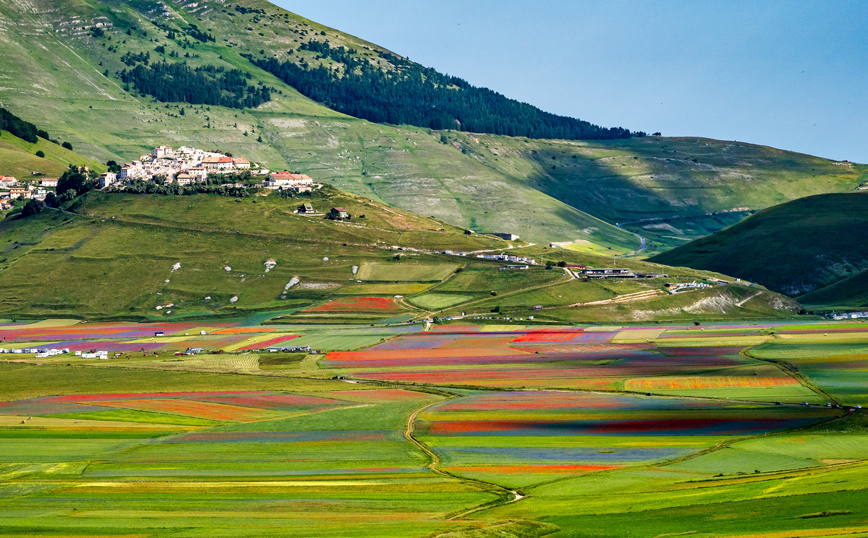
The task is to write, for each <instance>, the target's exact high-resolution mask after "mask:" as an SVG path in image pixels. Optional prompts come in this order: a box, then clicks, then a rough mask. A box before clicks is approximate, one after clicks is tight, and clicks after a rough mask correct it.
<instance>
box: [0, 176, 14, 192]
mask: <svg viewBox="0 0 868 538" xmlns="http://www.w3.org/2000/svg"><path fill="white" fill-rule="evenodd" d="M16 185H18V180H17V179H15V178H14V177H12V176H0V187H2V188H4V189H9V188H12V187H14V186H16Z"/></svg>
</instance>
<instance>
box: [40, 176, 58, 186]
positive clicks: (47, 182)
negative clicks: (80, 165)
mask: <svg viewBox="0 0 868 538" xmlns="http://www.w3.org/2000/svg"><path fill="white" fill-rule="evenodd" d="M39 186H40V187H51V188H56V187H57V179H49V178H44V179H42V180H40V181H39Z"/></svg>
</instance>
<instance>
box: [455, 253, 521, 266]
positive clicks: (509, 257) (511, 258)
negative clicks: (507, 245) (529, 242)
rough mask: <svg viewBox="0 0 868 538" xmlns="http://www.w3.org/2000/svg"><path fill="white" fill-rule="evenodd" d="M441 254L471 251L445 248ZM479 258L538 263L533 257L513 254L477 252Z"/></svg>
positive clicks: (467, 254)
mask: <svg viewBox="0 0 868 538" xmlns="http://www.w3.org/2000/svg"><path fill="white" fill-rule="evenodd" d="M441 254H446V255H447V256H465V257H466V256H470V255H471V253H468V252H456V251H454V250H444V251H443V252H442V253H441ZM476 257H477V258H479V259H481V260H491V261H496V262H509V263H523V264H527V265H536V260H534V259H533V258H528V257H526V256H515V255H512V254H506V253H503V254H477V255H476Z"/></svg>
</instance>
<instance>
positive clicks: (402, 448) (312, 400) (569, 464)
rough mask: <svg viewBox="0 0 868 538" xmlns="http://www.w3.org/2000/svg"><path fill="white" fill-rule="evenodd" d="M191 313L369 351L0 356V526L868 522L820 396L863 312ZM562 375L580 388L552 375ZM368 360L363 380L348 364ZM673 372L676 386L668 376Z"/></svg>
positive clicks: (844, 429) (701, 532) (282, 531)
mask: <svg viewBox="0 0 868 538" xmlns="http://www.w3.org/2000/svg"><path fill="white" fill-rule="evenodd" d="M562 285H563V284H561V286H562ZM618 286H619V285H616V286H615V287H618ZM555 287H557V286H555ZM427 295H431V296H438V295H440V294H436V293H429V294H427ZM445 295H448V294H445ZM425 296H426V295H421V296H420V297H425ZM112 326H113V325H112V324H88V323H85V324H71V322H69V321H61V322H57V321H53V322H47V323H36V324H28V323H24V324H13V325H6V326H3V327H2V329H3V331H5V332H4V334H5V335H6V336H7V338H10V339H16V338H20V337H18V336H15V335H17V334H19V332H21V331H55V332H57V333H58V334H60V333H62V332H63V331H71V330H74V329H76V328H85V329H87V328H88V327H90V329H88V330H91V331H93V332H94V336H93V337H92V338H96V339H99V338H100V337H101V336H100V335H101V334H102V333H104V332H105V330H107V329H108V328H110V327H112ZM200 326H201V327H202V328H203V330H206V332H207V333H208V334H207V335H204V336H201V335H200V336H196V338H218V337H219V338H225V337H226V335H232V334H235V332H237V331H244V332H242V333H241V334H242V336H243V337H245V338H248V334H249V335H250V336H249V339H253V338H266V339H267V338H274V336H275V335H281V334H293V333H294V332H295V331H297V330H298V329H300V328H301V329H303V330H305V331H306V332H307V333H309V335H308V336H303V337H302V338H295V339H293V340H291V342H293V345H299V344H300V343H301V342H302V341H308V342H309V343H311V344H312V345H313V343H314V342H317V345H319V346H322V347H326V348H327V347H328V346H329V345H333V346H335V347H336V348H337V347H340V348H341V349H355V348H358V347H360V346H364V345H367V346H370V345H374V347H372V348H368V349H365V350H363V351H342V352H338V353H333V354H328V355H325V354H304V353H293V354H284V353H275V354H270V353H268V354H262V355H251V354H243V353H238V354H233V353H229V354H212V355H196V356H182V357H177V356H173V355H172V354H171V353H168V356H166V355H167V354H165V353H161V354H160V355H159V356H156V355H152V354H149V355H145V354H141V353H135V354H128V355H133V356H132V357H130V360H129V361H127V360H119V361H118V360H110V361H98V360H86V359H81V358H78V357H59V358H56V359H36V358H34V357H33V356H32V354H29V355H20V354H19V355H11V356H10V358H12V361H8V362H2V363H0V384H2V386H3V387H5V389H4V391H3V394H2V398H0V400H2V401H0V493H2V495H3V499H4V502H3V509H4V517H3V518H2V521H0V533H2V534H4V535H10V536H22V535H25V536H27V535H29V536H34V535H35V536H81V537H85V536H94V537H97V536H130V535H141V536H154V537H163V536H165V537H171V536H185V535H193V534H195V535H202V534H207V535H209V536H220V535H225V536H270V535H274V536H277V535H286V534H287V533H290V534H294V535H304V536H319V537H331V536H346V534H347V530H348V529H350V530H351V532H352V534H354V535H358V536H371V537H374V536H376V537H380V536H384V537H389V536H396V537H397V536H401V537H403V536H419V537H420V538H421V537H424V536H450V537H453V536H454V537H456V538H468V537H493V536H507V537H514V538H521V537H524V538H527V537H531V536H537V537H542V536H555V537H557V536H582V537H588V536H601V537H602V536H616V537H622V536H623V537H630V538H633V537H635V538H654V537H657V536H660V535H680V534H685V533H689V534H690V535H696V536H702V537H708V538H711V537H716V536H721V535H724V536H737V537H742V538H757V537H762V538H767V537H770V536H799V537H800V538H806V537H814V536H843V535H848V536H859V535H860V533H862V534H864V533H865V532H866V531H863V530H861V529H863V527H864V521H865V518H866V516H868V512H866V511H865V508H864V506H863V505H864V502H862V499H863V496H864V494H865V483H866V482H865V478H866V471H868V464H866V462H868V451H866V448H865V447H866V446H868V445H866V442H865V441H866V439H868V418H866V415H865V413H864V411H862V410H857V409H840V408H835V407H827V406H825V405H821V404H823V403H824V402H825V401H826V394H825V393H824V392H822V391H823V390H826V391H829V392H830V393H832V394H835V395H838V394H839V393H840V394H841V397H842V398H843V397H844V396H845V395H846V396H847V397H848V398H851V400H848V401H847V402H844V403H850V402H851V401H855V400H852V398H855V399H857V400H858V399H864V398H865V397H866V390H865V386H866V384H865V383H864V380H862V379H861V377H858V378H857V377H855V376H859V375H861V373H860V371H861V370H864V368H862V367H861V366H860V364H862V363H864V360H865V354H864V353H861V352H864V348H865V346H864V342H863V340H864V338H865V337H864V335H865V334H866V333H865V332H864V331H863V330H862V329H863V328H864V327H862V324H859V323H847V324H831V323H826V322H824V323H799V324H792V325H787V324H786V322H778V323H765V324H761V325H760V326H756V325H736V326H733V325H732V324H731V323H730V324H722V325H720V326H715V325H708V326H703V327H695V326H693V325H692V324H691V325H682V326H675V327H665V326H664V327H641V326H640V327H624V328H619V327H616V326H615V327H612V326H609V327H604V326H597V327H579V328H576V327H573V328H570V327H563V326H561V327H537V328H532V327H531V328H523V329H517V328H516V327H507V328H509V329H511V330H508V331H503V330H499V329H503V328H496V327H467V326H462V328H460V330H458V331H457V332H450V331H449V327H450V326H449V325H445V326H437V327H436V330H435V331H433V332H413V331H414V329H411V328H402V329H399V328H379V329H375V328H361V327H334V326H333V327H328V326H320V327H307V326H305V325H299V326H285V327H280V326H269V327H268V328H264V329H263V330H264V331H265V334H263V333H262V332H260V333H258V334H257V333H256V332H255V331H256V328H255V326H245V325H242V326H241V327H239V328H238V329H237V331H236V329H234V328H233V327H234V325H233V327H230V328H227V329H224V330H223V331H222V332H221V331H218V330H216V328H215V327H209V326H208V325H207V324H206V323H205V322H201V325H200ZM135 327H136V326H132V327H124V326H122V327H120V328H119V329H120V330H121V332H125V331H129V330H131V328H135ZM180 327H181V326H180V325H179V326H178V330H172V329H171V328H168V329H167V331H168V332H167V334H172V335H173V336H167V337H165V339H166V340H167V344H166V345H168V346H171V345H173V344H172V343H171V342H168V340H172V339H183V338H184V336H183V335H182V336H177V335H179V334H182V332H183V331H187V332H195V331H196V329H197V328H198V327H189V325H187V326H184V327H185V328H184V329H180ZM419 328H420V327H419V326H418V325H417V326H416V328H415V330H417V331H418V329H419ZM275 329H276V330H275ZM233 331H235V332H233ZM250 331H253V332H250ZM22 334H23V333H22ZM86 335H87V333H86V332H85V333H83V335H82V336H86ZM191 337H192V336H191ZM188 338H189V337H188ZM316 339H319V340H316ZM751 339H754V340H756V341H764V342H765V343H763V344H761V345H755V343H753V344H752V343H751V342H753V340H751ZM120 340H123V339H122V338H121V339H120ZM143 340H146V341H149V340H150V339H143ZM246 341H247V340H242V341H240V343H244V342H246ZM330 342H331V344H330ZM629 342H634V343H632V344H630V343H629ZM5 345H7V346H8V345H9V342H7V343H6V344H5ZM12 345H21V344H16V343H13V344H12ZM94 345H95V346H98V345H99V344H94ZM233 345H237V344H233ZM587 346H590V347H589V348H588V347H587ZM534 349H536V350H538V351H537V352H534V351H533V350H534ZM748 354H749V355H750V356H748ZM492 357H494V358H496V360H495V361H491V360H489V359H490V358H492ZM751 357H755V358H751ZM516 359H520V361H517V360H516ZM775 360H786V361H787V362H788V363H790V364H794V365H796V366H795V368H796V370H793V369H791V368H789V367H786V368H782V367H781V366H780V365H778V364H776V363H774V361H775ZM13 361H18V362H13ZM521 361H524V362H521ZM67 364H69V366H68V365H67ZM842 366H847V367H848V368H849V370H844V369H842ZM203 367H208V368H211V369H212V370H211V371H209V372H204V371H198V370H200V369H201V368H203ZM378 372H379V374H378ZM565 372H572V373H571V374H570V375H571V376H572V378H573V379H576V380H584V381H582V383H590V384H589V385H581V386H582V387H585V388H584V389H582V390H575V389H571V388H568V387H567V386H566V380H567V379H568V378H570V376H567V375H564V373H565ZM385 374H388V375H385ZM407 375H410V377H404V378H401V379H399V377H400V376H407ZM836 375H837V377H836ZM395 376H398V377H395ZM332 378H333V379H332ZM342 378H346V379H344V380H342ZM354 378H355V379H354ZM365 378H374V379H378V380H377V381H376V382H375V383H361V382H357V381H360V380H363V379H365ZM619 380H620V381H619ZM347 381H350V382H349V383H348V382H347ZM846 381H850V382H851V383H850V385H848V387H849V388H848V389H847V391H845V392H844V393H841V392H840V389H841V387H842V385H841V383H842V382H846ZM634 382H639V383H641V387H642V388H641V390H632V389H630V387H631V386H632V385H631V384H632V383H634ZM486 383H487V384H488V388H484V387H483V385H485V384H486ZM649 383H650V384H649ZM529 384H532V390H527V389H525V390H522V389H520V388H516V385H523V386H528V385H529ZM680 384H685V385H684V386H685V387H688V388H686V389H685V388H681V389H674V388H673V389H665V388H664V387H666V386H669V385H672V386H673V387H675V386H679V385H680ZM445 385H449V386H450V387H451V388H444V386H445ZM700 385H702V386H700ZM576 386H577V387H578V386H579V385H576ZM646 386H647V387H652V386H653V387H654V388H644V387H646ZM94 387H105V388H104V389H101V390H102V391H103V392H102V393H97V392H96V391H95V390H94ZM553 387H557V388H559V389H560V390H547V389H550V388H553ZM691 387H692V388H691ZM529 388H531V387H529ZM637 388H638V387H637ZM589 389H590V390H589ZM625 390H632V392H625ZM647 391H650V392H647ZM787 391H789V392H787ZM646 392H647V393H646ZM775 399H780V400H783V401H784V402H785V403H784V404H783V405H776V404H775V403H774V400H775ZM800 401H811V402H814V405H809V406H806V405H799V404H798V402H800ZM518 496H521V497H520V498H519V497H518ZM517 499H520V500H517ZM721 516H725V517H721Z"/></svg>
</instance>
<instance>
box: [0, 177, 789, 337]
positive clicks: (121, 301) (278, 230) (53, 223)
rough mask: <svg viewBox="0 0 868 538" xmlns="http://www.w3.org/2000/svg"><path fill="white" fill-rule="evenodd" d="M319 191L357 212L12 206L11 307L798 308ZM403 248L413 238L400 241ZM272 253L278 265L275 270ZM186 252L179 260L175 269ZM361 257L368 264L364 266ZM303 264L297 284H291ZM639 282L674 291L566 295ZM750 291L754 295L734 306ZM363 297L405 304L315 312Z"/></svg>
mask: <svg viewBox="0 0 868 538" xmlns="http://www.w3.org/2000/svg"><path fill="white" fill-rule="evenodd" d="M311 202H312V204H313V205H314V207H315V208H317V209H327V208H329V207H332V206H344V207H346V208H347V209H348V210H349V211H350V213H351V214H353V215H354V218H353V219H352V220H351V221H349V222H332V221H329V220H325V219H324V218H323V217H321V216H318V217H308V216H301V215H296V214H294V213H293V210H294V209H295V208H296V207H297V206H298V204H299V203H300V200H287V199H283V198H280V197H278V196H277V195H275V194H273V193H272V194H271V195H269V196H253V197H250V198H245V199H241V200H237V199H234V198H228V197H219V196H214V195H197V196H177V197H171V196H158V195H150V196H149V195H123V194H110V193H101V192H92V193H89V194H88V195H86V196H84V197H82V198H79V199H77V200H76V201H74V202H72V203H71V206H70V207H69V209H71V210H73V211H76V212H77V213H64V212H59V211H55V210H47V211H45V212H44V213H42V214H40V215H38V216H36V217H31V218H28V219H21V218H9V219H7V220H5V221H3V222H0V275H2V278H0V313H2V315H4V316H7V317H13V318H14V317H21V316H24V317H34V316H35V317H49V316H53V317H56V316H59V315H62V316H69V317H85V318H89V319H99V318H117V317H126V318H129V317H133V318H136V319H177V318H179V317H187V316H196V317H202V316H211V315H221V316H234V317H238V316H244V315H247V314H249V313H250V312H253V311H269V312H270V314H269V315H271V316H281V318H280V319H281V320H283V321H289V322H292V323H374V322H377V321H382V320H385V319H392V320H396V319H397V318H401V319H409V318H412V317H419V318H421V317H425V316H426V315H434V314H438V315H441V316H443V315H444V314H454V313H460V312H464V311H467V312H469V313H483V314H484V315H490V314H489V313H490V311H491V310H492V309H493V308H495V307H496V306H499V307H501V308H502V310H503V315H504V316H510V317H515V318H521V317H525V316H527V315H528V314H531V311H530V306H531V305H534V304H543V305H545V306H547V307H552V308H551V309H550V310H545V311H540V312H535V314H536V315H537V318H538V319H539V320H541V321H548V322H556V323H561V322H579V321H587V320H604V319H605V320H613V321H622V322H623V321H627V322H630V321H646V320H676V319H690V320H692V319H705V320H713V319H757V318H761V317H764V318H777V317H781V316H784V317H786V316H790V315H792V314H793V311H794V304H792V303H791V302H787V301H786V300H784V299H783V298H781V297H780V296H779V295H777V294H774V293H772V292H768V291H765V290H763V289H762V288H756V289H747V288H739V287H735V286H730V287H718V288H715V289H714V290H709V291H708V292H703V293H700V294H686V295H683V296H682V295H678V296H670V295H666V294H665V293H664V287H663V284H664V282H667V281H682V282H684V281H686V282H690V281H695V280H697V279H700V278H706V277H709V276H720V275H717V274H716V273H709V272H704V271H696V270H693V269H685V268H678V269H673V268H666V267H662V266H660V265H657V264H652V263H648V262H644V261H641V260H637V259H631V260H618V265H622V266H627V267H631V268H633V269H634V270H644V271H655V272H663V271H665V272H667V273H669V274H670V277H669V278H667V279H666V280H664V279H655V280H649V281H641V282H639V281H636V282H580V281H578V280H572V281H570V280H569V277H568V275H567V274H566V273H565V272H564V271H563V270H561V269H558V268H552V269H550V270H547V269H546V268H545V267H544V266H540V267H533V268H530V269H529V270H525V271H502V270H501V267H502V265H503V264H502V263H497V262H490V261H484V260H480V259H477V258H475V257H455V256H444V255H442V254H435V252H434V251H436V250H444V249H452V250H462V251H478V250H488V251H490V252H504V251H506V247H507V242H506V241H503V240H500V239H496V238H493V237H489V236H480V235H466V234H465V233H464V232H463V230H462V229H460V228H455V227H452V226H449V225H447V224H444V223H442V222H440V221H437V220H433V219H430V218H427V217H420V216H418V215H414V214H412V213H408V212H404V211H401V210H396V209H393V208H389V207H386V206H382V205H380V204H377V203H375V202H372V201H369V200H366V199H363V198H360V197H357V196H354V195H350V194H346V193H342V192H340V191H337V190H335V189H332V188H326V189H324V191H323V192H321V193H317V194H316V195H315V196H313V197H312V198H311ZM361 215H365V217H364V218H361ZM398 246H400V247H402V248H404V250H403V251H401V252H396V250H395V248H396V247H398ZM513 246H515V247H517V248H516V249H515V250H512V251H510V252H515V253H517V254H521V255H525V256H530V257H532V258H534V259H536V260H538V261H539V262H541V264H544V263H545V262H560V261H567V262H570V263H584V264H587V265H592V266H610V265H611V264H612V263H614V261H613V259H612V258H610V257H601V256H598V255H595V254H589V253H581V252H574V251H569V250H563V249H553V248H549V247H542V246H533V245H520V244H519V245H513ZM396 255H398V256H400V260H396V259H395V258H396ZM269 259H274V260H275V261H276V266H274V267H273V268H272V269H271V270H269V271H267V272H266V270H265V269H266V266H265V262H266V261H267V260H269ZM176 263H180V264H181V265H180V268H179V269H177V270H174V271H173V269H172V268H173V266H174V265H175V264H176ZM354 267H358V268H360V270H359V271H358V273H357V274H354V272H353V268H354ZM227 268H229V269H228V270H227ZM459 269H460V271H459ZM295 277H298V278H299V279H300V283H299V282H298V281H296V285H294V286H292V287H291V288H290V289H288V290H287V288H286V286H287V284H288V283H290V282H291V281H293V280H294V278H295ZM639 291H656V292H657V293H658V294H663V296H661V297H659V298H656V299H652V300H645V301H640V302H636V303H626V304H623V305H597V306H586V307H580V308H569V307H567V305H570V304H573V303H579V302H590V301H599V300H607V299H612V298H615V297H617V296H619V295H623V294H627V293H635V292H639ZM492 292H496V293H497V295H496V296H492ZM395 295H403V296H404V298H397V299H395V298H394V296H395ZM422 295H425V298H422V299H421V300H419V299H418V298H419V297H420V296H422ZM751 295H756V298H752V299H751V300H750V301H746V304H743V305H736V304H735V303H737V302H738V301H740V300H742V299H746V298H748V297H749V296H751ZM353 296H356V297H370V296H375V297H382V298H388V299H390V300H391V299H395V300H396V301H397V303H396V305H397V306H392V307H390V308H389V309H387V310H382V311H381V310H379V309H378V308H374V309H370V308H369V309H367V310H365V309H361V310H357V309H356V308H355V307H353V308H350V309H349V310H348V311H346V312H340V313H335V312H328V311H326V312H321V311H308V309H309V308H310V307H312V306H315V305H318V304H321V303H324V302H326V301H329V300H333V299H344V300H346V299H348V298H350V297H353ZM233 298H236V299H235V300H234V301H233ZM389 304H391V302H390V303H389ZM167 305H172V306H167ZM158 306H160V307H163V308H161V309H159V310H158V309H157V307H158ZM443 309H446V310H445V311H443ZM170 312H171V313H170Z"/></svg>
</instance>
